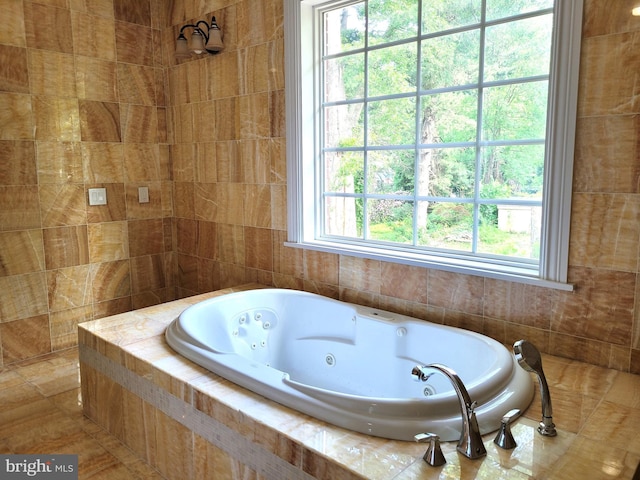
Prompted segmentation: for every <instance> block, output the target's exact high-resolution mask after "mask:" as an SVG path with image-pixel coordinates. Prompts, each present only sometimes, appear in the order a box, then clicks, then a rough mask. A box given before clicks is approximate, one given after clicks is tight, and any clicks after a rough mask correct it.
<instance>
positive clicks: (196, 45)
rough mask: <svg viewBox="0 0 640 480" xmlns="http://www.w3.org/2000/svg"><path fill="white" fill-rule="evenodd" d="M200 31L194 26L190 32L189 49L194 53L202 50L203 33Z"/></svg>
mask: <svg viewBox="0 0 640 480" xmlns="http://www.w3.org/2000/svg"><path fill="white" fill-rule="evenodd" d="M201 32H202V30H200V29H199V28H196V29H195V30H194V31H193V33H192V34H191V51H192V52H193V53H195V54H196V55H200V54H201V53H203V52H204V35H203V34H202V33H201ZM203 33H204V32H203Z"/></svg>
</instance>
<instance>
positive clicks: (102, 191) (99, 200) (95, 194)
mask: <svg viewBox="0 0 640 480" xmlns="http://www.w3.org/2000/svg"><path fill="white" fill-rule="evenodd" d="M106 204H107V189H106V188H90V189H89V205H106Z"/></svg>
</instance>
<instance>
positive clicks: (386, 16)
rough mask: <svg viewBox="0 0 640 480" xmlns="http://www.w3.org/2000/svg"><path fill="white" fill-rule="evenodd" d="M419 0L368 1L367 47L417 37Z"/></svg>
mask: <svg viewBox="0 0 640 480" xmlns="http://www.w3.org/2000/svg"><path fill="white" fill-rule="evenodd" d="M418 1H419V0H394V1H393V2H389V1H388V0H369V45H380V44H383V43H389V42H394V41H396V40H404V39H405V38H412V37H415V36H416V35H418Z"/></svg>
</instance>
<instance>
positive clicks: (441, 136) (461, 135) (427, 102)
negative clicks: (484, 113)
mask: <svg viewBox="0 0 640 480" xmlns="http://www.w3.org/2000/svg"><path fill="white" fill-rule="evenodd" d="M477 112H478V91H477V90H475V89H474V90H463V91H460V92H449V93H438V94H434V95H426V96H424V97H422V112H421V121H420V125H421V138H420V143H422V144H432V143H456V142H473V141H475V140H476V124H477V115H478V113H477Z"/></svg>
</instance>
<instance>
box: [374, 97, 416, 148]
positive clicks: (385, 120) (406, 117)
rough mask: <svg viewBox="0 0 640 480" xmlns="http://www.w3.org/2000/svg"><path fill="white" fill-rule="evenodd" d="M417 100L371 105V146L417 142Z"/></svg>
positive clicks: (379, 102)
mask: <svg viewBox="0 0 640 480" xmlns="http://www.w3.org/2000/svg"><path fill="white" fill-rule="evenodd" d="M415 104H416V102H415V99H414V98H413V97H411V98H396V99H392V100H381V101H377V102H371V103H370V104H369V125H368V143H369V145H410V144H412V143H414V142H415V138H416V126H415V118H416V117H415Z"/></svg>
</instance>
